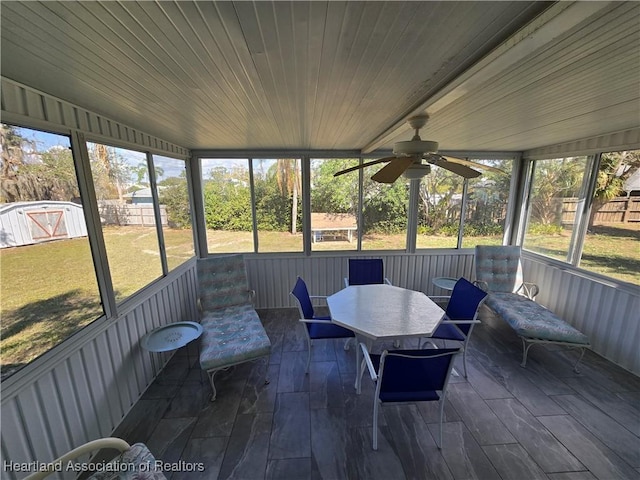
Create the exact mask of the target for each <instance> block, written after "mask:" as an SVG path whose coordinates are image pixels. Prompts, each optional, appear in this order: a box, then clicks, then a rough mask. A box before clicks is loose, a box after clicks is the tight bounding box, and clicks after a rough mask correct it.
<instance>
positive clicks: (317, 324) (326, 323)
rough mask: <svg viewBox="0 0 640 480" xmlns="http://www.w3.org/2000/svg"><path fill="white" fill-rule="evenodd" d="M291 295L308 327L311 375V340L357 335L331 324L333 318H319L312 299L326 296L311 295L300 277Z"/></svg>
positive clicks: (306, 329) (303, 321)
mask: <svg viewBox="0 0 640 480" xmlns="http://www.w3.org/2000/svg"><path fill="white" fill-rule="evenodd" d="M291 295H292V296H293V297H294V298H295V299H296V302H297V304H298V311H299V312H300V321H301V322H302V323H304V326H305V327H306V328H305V329H304V331H305V333H306V336H307V346H308V355H307V368H306V370H305V371H306V372H307V373H309V364H310V363H311V340H320V339H327V338H352V337H355V334H354V333H353V332H352V331H351V330H349V329H347V328H344V327H341V326H340V325H336V324H335V323H332V322H331V317H324V316H318V315H316V314H315V311H314V309H313V303H312V302H311V299H312V298H326V297H324V296H318V295H314V296H311V295H309V290H308V289H307V284H306V283H304V280H302V278H300V277H298V279H297V280H296V284H295V285H294V287H293V290H291ZM344 348H345V350H348V349H349V344H348V343H347V344H345V347H344Z"/></svg>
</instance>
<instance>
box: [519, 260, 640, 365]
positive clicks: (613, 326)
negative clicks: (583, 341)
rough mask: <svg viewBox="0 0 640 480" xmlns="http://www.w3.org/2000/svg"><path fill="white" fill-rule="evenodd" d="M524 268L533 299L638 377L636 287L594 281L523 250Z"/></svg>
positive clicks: (639, 294) (639, 350)
mask: <svg viewBox="0 0 640 480" xmlns="http://www.w3.org/2000/svg"><path fill="white" fill-rule="evenodd" d="M523 270H524V274H525V278H526V280H527V281H529V282H533V283H536V284H538V286H539V287H540V294H539V295H538V297H537V298H536V301H538V302H539V303H540V304H542V305H544V306H545V307H547V308H548V309H550V310H551V311H553V312H554V313H556V314H557V315H558V316H559V317H560V318H562V319H564V320H565V321H567V322H569V323H570V324H571V325H573V326H574V327H576V328H577V329H578V330H580V331H581V332H583V333H584V334H585V335H587V336H588V337H589V339H590V341H591V345H592V348H593V351H594V352H596V353H598V354H600V355H602V356H603V357H605V358H607V359H609V360H611V361H612V362H614V363H617V364H618V365H620V366H621V367H623V368H625V369H627V370H629V371H631V372H633V373H635V374H636V375H640V348H638V345H640V291H636V292H634V291H633V290H640V289H637V288H635V289H634V288H619V287H618V286H617V285H615V284H614V283H612V284H610V285H609V284H607V283H606V282H600V281H596V280H593V279H591V278H588V277H587V276H586V275H584V274H583V272H580V271H578V270H575V269H572V268H569V267H564V268H559V267H557V266H554V265H551V264H549V263H548V262H545V261H544V260H543V259H540V258H538V257H536V256H533V255H527V254H526V253H525V254H524V255H523Z"/></svg>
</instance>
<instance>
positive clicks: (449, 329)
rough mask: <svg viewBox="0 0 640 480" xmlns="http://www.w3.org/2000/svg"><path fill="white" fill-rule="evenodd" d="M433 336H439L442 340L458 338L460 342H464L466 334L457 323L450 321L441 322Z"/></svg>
mask: <svg viewBox="0 0 640 480" xmlns="http://www.w3.org/2000/svg"><path fill="white" fill-rule="evenodd" d="M431 338H438V339H442V340H457V341H458V342H464V340H465V336H464V335H463V334H462V332H461V331H460V330H458V328H457V327H456V326H455V325H452V324H450V323H441V324H440V325H439V326H438V328H436V331H435V332H433V335H431Z"/></svg>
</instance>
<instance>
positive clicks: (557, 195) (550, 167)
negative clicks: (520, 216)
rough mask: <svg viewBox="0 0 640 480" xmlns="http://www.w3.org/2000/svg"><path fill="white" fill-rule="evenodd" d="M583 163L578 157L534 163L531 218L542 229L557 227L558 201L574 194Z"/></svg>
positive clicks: (580, 180) (558, 223) (559, 204)
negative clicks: (544, 226)
mask: <svg viewBox="0 0 640 480" xmlns="http://www.w3.org/2000/svg"><path fill="white" fill-rule="evenodd" d="M584 169H585V162H584V160H583V159H581V158H579V157H569V158H559V159H552V160H538V161H536V169H535V178H534V184H533V188H532V191H531V218H532V219H533V220H535V221H537V222H539V223H541V224H543V225H560V224H561V222H562V218H561V217H562V198H565V197H574V196H576V195H577V194H578V191H579V189H580V185H581V184H582V178H583V176H584Z"/></svg>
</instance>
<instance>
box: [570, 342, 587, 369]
mask: <svg viewBox="0 0 640 480" xmlns="http://www.w3.org/2000/svg"><path fill="white" fill-rule="evenodd" d="M580 350H582V352H581V353H580V357H579V358H578V361H577V362H576V363H575V364H574V365H573V371H574V372H575V373H580V370H579V369H578V364H579V363H580V361H581V360H582V357H584V351H585V348H584V347H581V348H580Z"/></svg>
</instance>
